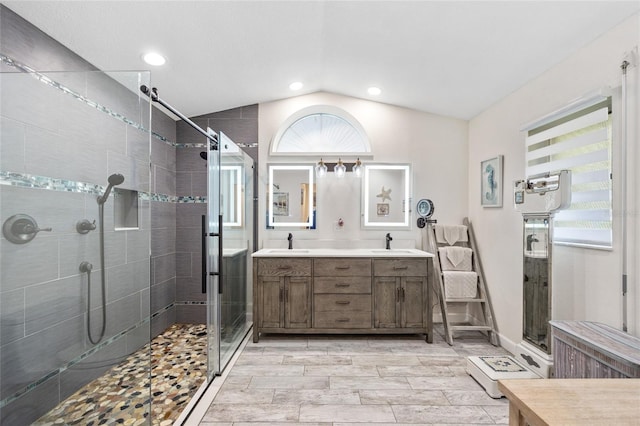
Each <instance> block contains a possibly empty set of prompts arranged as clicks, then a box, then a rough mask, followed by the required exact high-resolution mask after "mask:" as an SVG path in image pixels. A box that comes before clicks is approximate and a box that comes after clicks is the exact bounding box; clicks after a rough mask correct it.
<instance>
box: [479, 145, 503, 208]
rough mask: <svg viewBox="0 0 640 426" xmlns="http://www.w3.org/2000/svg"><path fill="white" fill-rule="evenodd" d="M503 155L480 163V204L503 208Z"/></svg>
mask: <svg viewBox="0 0 640 426" xmlns="http://www.w3.org/2000/svg"><path fill="white" fill-rule="evenodd" d="M502 161H503V159H502V155H498V156H497V157H494V158H490V159H488V160H484V161H482V162H480V179H481V180H480V204H481V205H482V207H502V192H503V188H502Z"/></svg>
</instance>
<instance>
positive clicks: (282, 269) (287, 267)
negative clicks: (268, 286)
mask: <svg viewBox="0 0 640 426" xmlns="http://www.w3.org/2000/svg"><path fill="white" fill-rule="evenodd" d="M278 269H279V270H281V271H285V270H287V269H291V265H280V266H278Z"/></svg>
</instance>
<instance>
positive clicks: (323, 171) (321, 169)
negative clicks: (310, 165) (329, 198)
mask: <svg viewBox="0 0 640 426" xmlns="http://www.w3.org/2000/svg"><path fill="white" fill-rule="evenodd" d="M326 175H327V165H326V164H324V161H322V158H321V159H320V162H319V163H318V164H316V177H317V178H322V177H325V176H326Z"/></svg>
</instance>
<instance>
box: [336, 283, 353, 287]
mask: <svg viewBox="0 0 640 426" xmlns="http://www.w3.org/2000/svg"><path fill="white" fill-rule="evenodd" d="M350 286H351V284H342V283H337V284H336V287H350Z"/></svg>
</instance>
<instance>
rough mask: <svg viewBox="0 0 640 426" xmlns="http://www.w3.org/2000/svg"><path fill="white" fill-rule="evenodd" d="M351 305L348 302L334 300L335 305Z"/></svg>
mask: <svg viewBox="0 0 640 426" xmlns="http://www.w3.org/2000/svg"><path fill="white" fill-rule="evenodd" d="M349 304H351V302H350V301H348V300H336V305H349Z"/></svg>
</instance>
